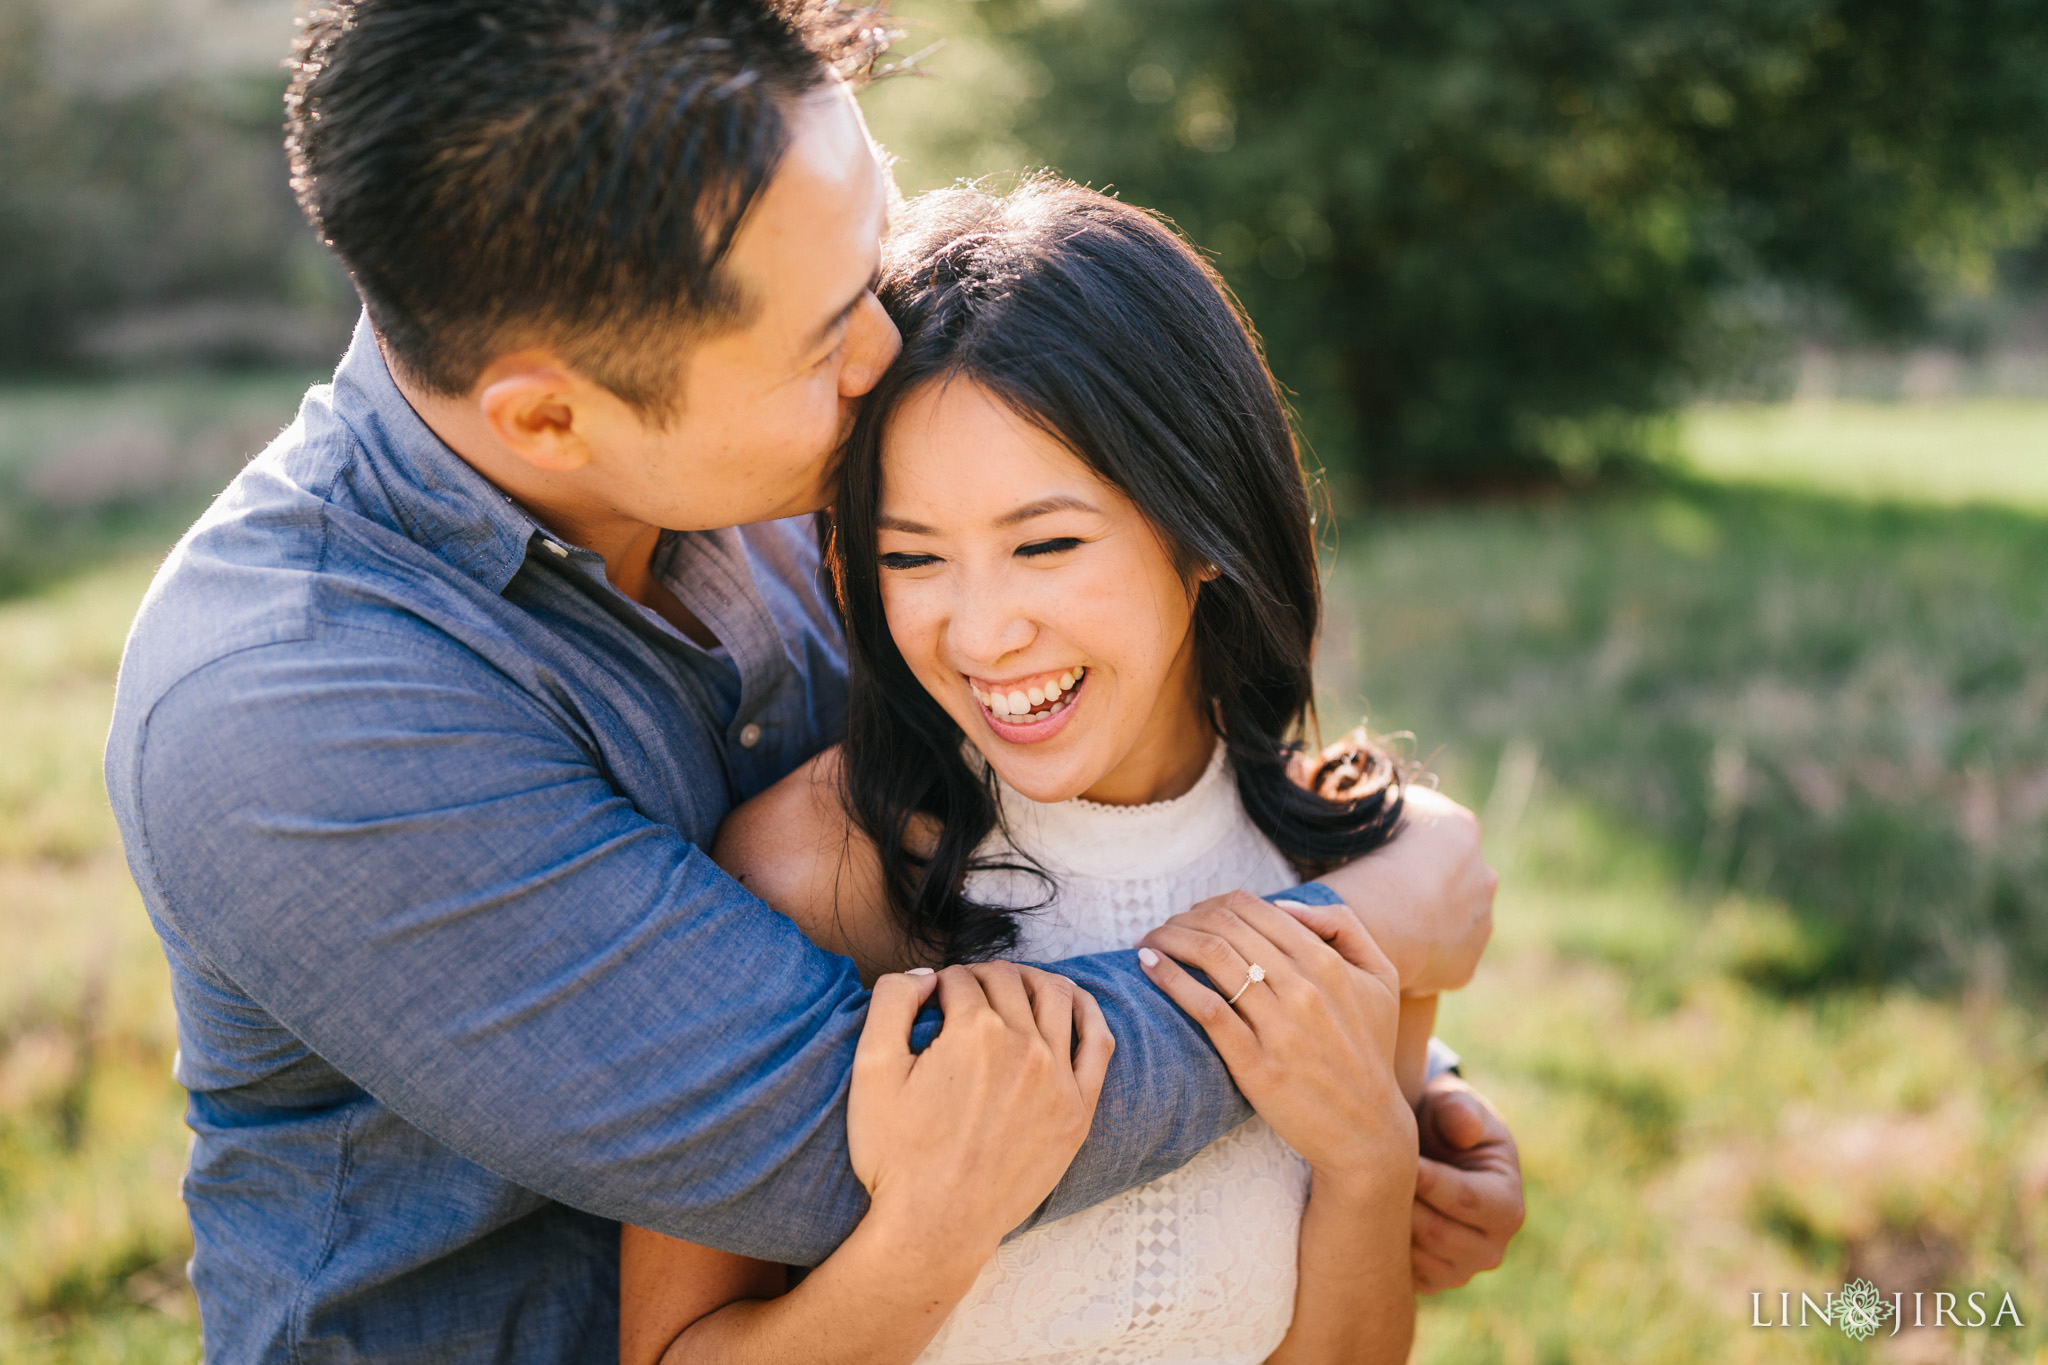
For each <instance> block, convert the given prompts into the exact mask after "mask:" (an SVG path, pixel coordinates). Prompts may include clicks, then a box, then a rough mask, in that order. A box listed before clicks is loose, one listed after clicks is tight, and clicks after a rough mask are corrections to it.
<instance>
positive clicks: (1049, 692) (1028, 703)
mask: <svg viewBox="0 0 2048 1365" xmlns="http://www.w3.org/2000/svg"><path fill="white" fill-rule="evenodd" d="M1087 676H1088V668H1087V665H1085V664H1076V665H1075V666H1074V667H1073V668H1071V669H1069V670H1068V671H1067V672H1065V673H1062V674H1060V675H1059V676H1058V677H1057V678H1048V679H1047V680H1045V681H1044V682H1041V683H1033V684H1032V685H1031V686H1030V687H1019V688H1013V689H1011V690H1010V691H1008V692H995V691H989V692H984V691H982V690H981V689H980V688H978V687H975V688H974V697H975V700H976V701H979V702H980V703H981V704H982V705H983V706H986V707H987V708H988V710H989V714H990V715H992V716H996V717H998V718H999V719H1002V720H1005V721H1008V722H1009V723H1010V724H1012V725H1031V724H1035V723H1036V722H1038V721H1041V720H1044V719H1045V718H1046V717H1047V716H1050V715H1054V714H1056V713H1058V712H1059V711H1061V710H1063V709H1065V707H1066V704H1067V703H1066V702H1065V701H1063V700H1062V698H1065V697H1068V696H1070V695H1071V694H1072V693H1073V690H1074V689H1075V687H1077V686H1079V685H1080V682H1081V679H1083V678H1085V677H1087ZM968 686H970V687H973V684H972V683H970V684H968Z"/></svg>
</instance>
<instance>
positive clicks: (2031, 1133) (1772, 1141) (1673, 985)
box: [1417, 782, 2048, 1365]
mask: <svg viewBox="0 0 2048 1365" xmlns="http://www.w3.org/2000/svg"><path fill="white" fill-rule="evenodd" d="M1607 824H1608V822H1606V821H1605V820H1604V818H1603V817H1601V816H1600V815H1599V814H1598V813H1597V812H1596V811H1593V810H1590V809H1589V808H1588V807H1587V805H1586V804H1585V803H1584V802H1583V801H1581V800H1579V799H1578V798H1575V797H1572V796H1571V795H1570V794H1568V793H1565V792H1562V791H1560V790H1559V789H1558V788H1557V787H1556V786H1555V785H1553V784H1550V783H1548V782H1543V783H1540V784H1539V790H1538V791H1537V793H1536V794H1535V796H1534V797H1533V798H1532V801H1531V806H1530V809H1529V811H1528V813H1527V815H1526V817H1525V818H1524V819H1523V820H1522V821H1520V822H1519V828H1518V831H1517V833H1515V834H1514V835H1513V836H1512V837H1511V838H1510V839H1508V840H1506V841H1495V842H1494V843H1493V845H1492V847H1493V848H1494V852H1495V856H1496V857H1497V858H1498V859H1499V861H1500V864H1501V867H1502V870H1503V872H1504V874H1505V876H1506V883H1505V886H1506V889H1505V890H1504V892H1503V895H1502V898H1501V905H1500V922H1501V931H1500V934H1499V935H1498V937H1497V940H1496V944H1495V946H1494V948H1493V950H1492V952H1491V953H1490V954H1489V958H1488V961H1487V963H1486V964H1485V965H1484V966H1483V967H1482V969H1481V972H1480V975H1479V977H1478V979H1477V980H1475V981H1474V983H1473V985H1472V986H1471V988H1470V989H1468V990H1467V991H1465V992H1462V993H1460V994H1459V995H1457V996H1454V997H1451V998H1450V999H1448V1000H1447V1001H1446V1004H1445V1010H1444V1016H1443V1019H1442V1021H1441V1024H1440V1030H1441V1031H1442V1032H1443V1033H1444V1034H1445V1035H1446V1036H1447V1037H1448V1038H1450V1039H1451V1040H1452V1041H1453V1042H1454V1043H1455V1044H1456V1045H1457V1046H1458V1047H1459V1048H1460V1049H1461V1050H1462V1051H1463V1052H1464V1054H1465V1056H1466V1061H1467V1072H1468V1074H1469V1075H1470V1076H1471V1077H1472V1078H1473V1080H1474V1081H1475V1083H1476V1084H1478V1085H1479V1086H1480V1087H1481V1088H1482V1090H1484V1091H1485V1092H1486V1093H1488V1094H1489V1095H1490V1096H1492V1097H1493V1098H1494V1099H1495V1101H1496V1102H1497V1103H1499V1104H1500V1105H1501V1107H1502V1108H1503V1110H1504V1111H1505V1112H1506V1113H1507V1115H1508V1117H1509V1119H1510V1121H1511V1123H1512V1124H1513V1126H1514V1129H1515V1132H1516V1134H1517V1136H1518V1138H1519V1139H1520V1142H1521V1148H1522V1155H1523V1160H1524V1164H1525V1172H1526V1176H1527V1179H1528V1185H1529V1207H1530V1222H1529V1228H1528V1230H1527V1231H1525V1232H1524V1233H1523V1235H1522V1237H1521V1239H1520V1240H1518V1242H1517V1243H1516V1245H1515V1247H1514V1249H1513V1251H1512V1253H1511V1255H1510V1257H1509V1260H1508V1264H1507V1265H1506V1266H1505V1267H1504V1268H1503V1269H1502V1270H1500V1271H1498V1272H1496V1273H1495V1274H1494V1275H1492V1276H1489V1277H1485V1278H1483V1279H1482V1280H1480V1281H1478V1282H1476V1283H1475V1285H1474V1286H1473V1287H1472V1288H1471V1289H1469V1290H1467V1291H1464V1292H1462V1293H1459V1294H1455V1295H1449V1296H1445V1297H1444V1298H1442V1299H1440V1300H1437V1301H1435V1302H1433V1303H1432V1304H1431V1305H1430V1306H1429V1308H1428V1309H1427V1310H1426V1312H1425V1318H1424V1330H1423V1334H1422V1344H1421V1347H1420V1349H1419V1350H1418V1353H1417V1358H1418V1359H1419V1360H1422V1361H1426V1362H1432V1363H1433V1365H1445V1363H1446V1362H1462V1361H1477V1360H1498V1361H1517V1360H1521V1361H1544V1360H1571V1361H1617V1362H1620V1361H1626V1362H1635V1361H1776V1360H1787V1361H1792V1360H1798V1361H1825V1360H1835V1359H1850V1358H1860V1357H1854V1356H1849V1355H1845V1354H1844V1353H1843V1352H1844V1348H1845V1342H1844V1339H1843V1338H1842V1337H1841V1336H1839V1335H1838V1334H1836V1333H1834V1332H1832V1331H1825V1332H1819V1331H1809V1332H1803V1333H1802V1332H1792V1331H1779V1332H1772V1331H1763V1330H1758V1329H1756V1328H1753V1327H1752V1326H1750V1321H1751V1316H1750V1315H1751V1310H1752V1301H1751V1298H1750V1295H1751V1293H1752V1292H1756V1291H1761V1292H1765V1293H1766V1294H1767V1295H1768V1296H1769V1297H1770V1298H1771V1300H1772V1302H1773V1304H1775V1302H1776V1295H1777V1293H1778V1292H1779V1291H1781V1290H1788V1289H1789V1290H1791V1291H1793V1292H1794V1294H1795V1296H1796V1294H1797V1292H1799V1291H1801V1290H1806V1291H1810V1292H1811V1293H1812V1294H1813V1295H1814V1297H1815V1298H1816V1300H1819V1299H1821V1298H1822V1297H1823V1295H1824V1294H1825V1292H1827V1291H1829V1290H1834V1289H1838V1288H1839V1287H1840V1286H1841V1285H1842V1284H1843V1283H1844V1282H1845V1280H1846V1279H1848V1278H1849V1277H1851V1276H1854V1275H1865V1276H1869V1277H1871V1278H1872V1279H1874V1280H1875V1281H1877V1282H1878V1283H1880V1284H1881V1285H1883V1286H1884V1288H1885V1289H1886V1291H1887V1293H1889V1292H1891V1291H1893V1290H1903V1291H1906V1292H1907V1293H1908V1295H1909V1300H1910V1293H1911V1291H1913V1290H1916V1289H1924V1290H1933V1289H1936V1288H1942V1289H1950V1290H1952V1289H1954V1288H1955V1287H1956V1286H1957V1285H1959V1284H1960V1285H1964V1286H1966V1287H1983V1286H1988V1285H1992V1284H1999V1285H2002V1286H2004V1287H2005V1288H2007V1289H2010V1290H2012V1291H2013V1292H2015V1294H2016V1295H2017V1296H2018V1298H2019V1300H2020V1301H2021V1302H2022V1303H2023V1304H2028V1305H2029V1306H2030V1312H2032V1313H2038V1312H2039V1311H2041V1310H2042V1309H2044V1308H2048V1303H2042V1302H2040V1301H2039V1290H2038V1286H2040V1285H2041V1284H2043V1283H2048V1138H2044V1137H2043V1136H2042V1135H2043V1134H2048V1088H2044V1085H2043V1071H2044V1063H2048V1039H2044V1038H2043V1036H2042V1035H2041V1033H2040V1031H2039V1028H2038V1023H2037V1021H2036V1019H2035V1018H2034V1017H2033V1016H2032V1015H2031V1014H2029V1013H2028V1012H2026V1011H2023V1010H2021V1009H2018V1008H2016V1007H2014V1006H2012V1005H2010V1004H2006V1003H2001V1002H1996V1001H1990V1000H1978V1001H1975V1002H1972V1003H1971V1004H1969V1005H1966V1006H1964V1007H1962V1008H1958V1007H1956V1006H1954V1005H1951V1004H1947V1003H1943V1002H1941V1001H1937V1000H1931V999H1928V998H1925V997H1923V996H1920V995H1918V994H1916V993H1914V992H1912V991H1910V990H1908V989H1903V988H1898V987H1893V988H1887V989H1882V990H1876V991H1857V992H1850V993H1836V994H1832V995H1829V996H1827V997H1825V998H1823V999H1819V1000H1811V999H1803V1000H1792V1001H1787V1000H1785V999H1782V998H1780V997H1778V996H1776V995H1774V994H1772V993H1770V992H1768V991H1761V990H1759V989H1757V988H1755V987H1753V986H1751V985H1748V984H1746V983H1744V982H1743V981H1741V980H1739V979H1737V978H1736V977H1735V976H1733V975H1731V974H1730V971H1729V967H1730V965H1731V963H1733V962H1736V961H1739V960H1740V959H1739V957H1737V956H1735V955H1733V954H1732V953H1731V951H1730V950H1731V945H1733V944H1737V943H1740V942H1742V941H1744V940H1745V939H1746V938H1748V937H1750V936H1753V935H1754V934H1755V933H1756V932H1757V928H1756V926H1757V923H1758V922H1759V921H1768V920H1771V919H1778V920H1785V919H1786V918H1787V916H1786V913H1785V911H1784V910H1783V908H1782V907H1779V906H1775V905H1772V904H1770V903H1767V902H1756V901H1753V900H1749V901H1745V900H1743V899H1741V898H1731V899H1729V900H1727V901H1725V902H1723V903H1722V904H1720V905H1718V906H1715V907H1712V908H1709V909H1708V910H1706V911H1705V912H1704V913H1703V912H1702V910H1701V908H1700V907H1699V906H1698V905H1697V904H1695V903H1694V902H1692V901H1691V899H1690V897H1689V893H1688V889H1687V887H1686V885H1685V884H1684V882H1683V881H1682V880H1681V879H1677V878H1673V877H1671V876H1669V875H1662V876H1660V875H1658V873H1657V872H1656V868H1657V866H1658V864H1659V862H1660V861H1661V859H1660V858H1659V857H1658V856H1657V854H1656V852H1655V850H1654V849H1650V850H1644V851H1641V852H1640V856H1637V857H1635V858H1633V859H1629V858H1624V859H1622V860H1620V865H1621V866H1623V867H1629V868H1632V871H1631V872H1625V873H1623V874H1622V875H1620V876H1615V875H1606V876H1601V875H1594V876H1592V877H1590V878H1582V877H1581V876H1579V875H1576V874H1575V872H1574V868H1573V861H1572V859H1570V858H1566V859H1563V860H1557V859H1552V858H1549V857H1548V854H1549V853H1550V851H1552V850H1554V849H1557V848H1559V847H1563V848H1565V849H1567V850H1570V849H1572V848H1573V847H1574V846H1575V845H1577V846H1580V848H1581V851H1582V852H1583V845H1584V844H1585V842H1586V839H1587V836H1588V827H1589V826H1591V827H1593V828H1594V829H1595V830H1596V831H1597V830H1599V828H1600V827H1602V826H1606V825H1607ZM1605 837H1607V838H1608V839H1610V840H1612V839H1614V838H1615V831H1614V830H1613V829H1612V828H1611V826H1610V827H1608V828H1607V829H1606V830H1605ZM1620 837H1621V839H1622V840H1623V841H1625V839H1626V835H1622V836H1620ZM1580 870H1583V864H1581V865H1580ZM1628 918H1632V919H1634V920H1635V921H1637V922H1638V923H1637V925H1636V926H1634V927H1628V926H1625V925H1624V924H1622V923H1621V921H1623V920H1624V919H1628ZM1658 943H1670V944H1678V945H1680V946H1679V947H1678V949H1677V951H1667V952H1657V951H1652V950H1650V949H1651V945H1655V944H1658ZM1588 945H1592V947H1591V950H1590V951H1589V948H1588ZM1645 973H1648V974H1649V975H1650V976H1652V977H1653V978H1655V979H1656V980H1655V987H1654V989H1653V990H1650V991H1648V992H1646V991H1645V990H1644V983H1643V980H1642V977H1643V976H1644V974H1645ZM2027 1322H2028V1327H2027V1329H2026V1330H2024V1331H2017V1332H2015V1331H2003V1332H2001V1333H1999V1334H1997V1335H1996V1336H1995V1337H1990V1338H1984V1339H1983V1340H1981V1341H1980V1342H1978V1343H1977V1344H1976V1345H1973V1346H1970V1347H1969V1349H1970V1350H1973V1351H1980V1352H1982V1354H1979V1355H1976V1356H1972V1357H1971V1358H1974V1359H1984V1360H2024V1359H2030V1358H2032V1353H2033V1352H2034V1351H2035V1350H2038V1349H2048V1333H2044V1332H2043V1331H2042V1330H2041V1329H2040V1326H2039V1323H2038V1322H2037V1320H2036V1319H2035V1318H2034V1317H2032V1316H2029V1317H2028V1318H2027ZM1906 1335H1907V1336H1909V1337H1914V1345H1915V1348H1916V1349H1918V1350H1921V1351H1923V1352H1925V1351H1927V1350H1929V1349H1931V1350H1932V1351H1933V1352H1934V1354H1932V1355H1926V1354H1922V1355H1920V1356H1918V1357H1915V1358H1923V1359H1950V1358H1955V1357H1956V1355H1957V1354H1958V1353H1959V1352H1960V1351H1962V1350H1963V1348H1964V1342H1963V1341H1962V1337H1961V1334H1957V1333H1954V1332H1953V1331H1950V1332H1949V1333H1948V1334H1947V1335H1946V1336H1945V1337H1944V1336H1942V1335H1941V1334H1935V1333H1932V1332H1931V1329H1930V1331H1929V1332H1928V1333H1925V1334H1920V1335H1917V1336H1916V1334H1914V1333H1912V1332H1910V1331H1909V1332H1908V1333H1907V1334H1906ZM1856 1349H1858V1350H1860V1349H1862V1348H1856Z"/></svg>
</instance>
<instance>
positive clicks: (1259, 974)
mask: <svg viewBox="0 0 2048 1365" xmlns="http://www.w3.org/2000/svg"><path fill="white" fill-rule="evenodd" d="M1265 979H1266V969H1265V968H1264V967H1261V966H1260V965H1259V964H1258V963H1256V962H1254V963H1253V964H1252V965H1251V969H1250V970H1249V971H1247V972H1246V973H1245V974H1244V984H1243V985H1242V986H1239V987H1238V988H1237V995H1243V994H1244V993H1245V992H1246V991H1248V990H1250V989H1251V988H1252V982H1254V981H1264V980H1265ZM1237 995H1233V996H1231V997H1230V998H1229V999H1228V1000H1226V1001H1224V1002H1223V1003H1224V1004H1226V1005H1235V1004H1236V1003H1237Z"/></svg>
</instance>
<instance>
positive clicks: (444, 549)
mask: <svg viewBox="0 0 2048 1365" xmlns="http://www.w3.org/2000/svg"><path fill="white" fill-rule="evenodd" d="M334 408H335V412H336V413H337V414H338V415H339V416H340V418H341V419H342V421H344V422H346V423H347V424H348V426H349V429H350V430H351V431H352V432H354V433H355V436H356V439H357V441H358V443H359V444H360V445H361V447H362V450H363V452H364V453H365V455H366V456H367V457H368V462H369V465H370V468H371V471H372V472H373V473H374V475H375V477H376V479H377V481H378V483H379V484H380V485H382V487H383V489H384V491H385V494H386V496H388V497H389V498H390V500H391V506H392V508H393V510H394V511H395V512H396V514H397V516H398V518H399V521H400V524H401V525H400V529H402V530H403V531H404V532H405V534H406V535H407V537H408V538H410V539H412V540H414V541H416V542H418V543H419V544H421V545H423V546H425V547H426V548H427V549H429V550H431V551H433V552H434V554H436V555H438V556H439V557H440V558H442V559H443V560H445V561H447V562H448V563H449V564H450V565H452V566H454V567H455V568H457V569H460V570H461V571H462V572H464V573H466V574H468V575H469V576H470V577H472V578H474V579H476V580H477V582H479V583H481V584H483V585H484V586H485V587H487V588H489V589H490V590H491V591H492V592H495V593H502V592H504V591H505V589H506V587H507V586H509V585H510V584H511V582H512V579H513V577H514V576H515V575H517V574H518V572H519V569H520V566H521V565H523V564H524V563H525V562H526V554H527V550H528V549H529V548H530V547H531V545H532V543H533V538H534V537H535V536H536V535H542V536H545V535H546V533H545V532H544V531H543V530H542V528H541V526H540V523H538V522H536V521H535V520H534V519H533V518H532V517H531V516H529V515H528V514H527V512H526V511H525V509H523V508H522V507H520V506H519V504H518V503H516V502H514V501H513V500H512V498H511V496H510V495H509V494H507V493H506V492H505V491H504V490H503V489H501V488H499V487H498V486H497V485H496V484H494V483H492V482H491V481H490V480H489V479H487V478H485V477H484V476H483V475H482V474H479V473H478V472H477V471H476V470H475V469H474V468H472V467H471V466H470V464H469V463H468V461H466V460H464V459H463V458H462V457H461V456H460V455H457V454H456V453H455V452H454V451H452V450H450V449H449V448H448V447H447V445H446V444H445V443H443V442H442V440H441V438H440V437H438V436H436V435H435V434H434V432H433V429H432V428H431V427H429V426H428V425H427V424H426V423H425V422H424V421H422V420H421V418H420V415H419V414H418V413H417V412H414V411H413V408H412V404H411V403H408V402H407V401H406V398H405V395H404V394H403V393H400V392H399V389H398V384H397V383H396V381H394V380H393V379H392V377H391V371H390V369H389V367H387V366H386V365H385V363H384V353H383V351H382V349H381V348H380V347H379V346H378V345H377V335H376V333H375V332H374V331H373V330H372V329H371V327H370V317H369V314H368V313H367V312H366V313H364V314H363V315H362V316H361V317H360V318H358V319H357V320H356V330H355V336H354V337H353V338H351V340H350V341H349V347H348V354H346V355H344V356H343V357H342V359H341V366H340V368H338V369H337V370H335V372H334ZM548 538H550V539H552V537H548Z"/></svg>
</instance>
